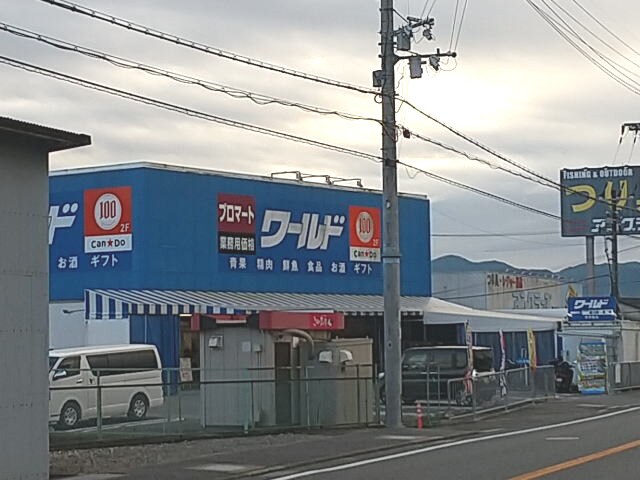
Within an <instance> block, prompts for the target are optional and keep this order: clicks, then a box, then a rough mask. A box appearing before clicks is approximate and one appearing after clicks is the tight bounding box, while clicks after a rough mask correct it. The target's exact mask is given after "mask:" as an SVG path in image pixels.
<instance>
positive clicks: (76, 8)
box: [41, 0, 380, 95]
mask: <svg viewBox="0 0 640 480" xmlns="http://www.w3.org/2000/svg"><path fill="white" fill-rule="evenodd" d="M41 1H42V2H45V3H48V4H51V5H53V6H55V7H60V8H64V9H66V10H69V11H71V12H73V13H80V14H82V15H86V16H88V17H91V18H94V19H96V20H101V21H104V22H107V23H110V24H112V25H116V26H118V27H122V28H126V29H127V30H131V31H133V32H137V33H141V34H143V35H147V36H150V37H154V38H158V39H160V40H164V41H167V42H171V43H174V44H176V45H180V46H182V47H187V48H191V49H193V50H198V51H200V52H204V53H208V54H210V55H215V56H217V57H221V58H225V59H227V60H232V61H234V62H240V63H244V64H246V65H251V66H253V67H258V68H262V69H266V70H271V71H273V72H277V73H281V74H284V75H289V76H291V77H296V78H301V79H304V80H309V81H312V82H316V83H322V84H325V85H330V86H333V87H339V88H343V89H346V90H352V91H356V92H360V93H368V94H373V95H380V92H379V91H377V90H375V89H372V88H367V87H362V86H359V85H354V84H350V83H346V82H342V81H339V80H333V79H331V78H327V77H321V76H319V75H312V74H309V73H305V72H302V71H299V70H294V69H292V68H288V67H283V66H280V65H275V64H273V63H269V62H264V61H262V60H258V59H255V58H252V57H248V56H246V55H240V54H238V53H234V52H230V51H228V50H223V49H221V48H218V47H212V46H209V45H205V44H203V43H199V42H195V41H193V40H189V39H186V38H183V37H179V36H177V35H173V34H170V33H165V32H162V31H160V30H156V29H153V28H150V27H147V26H145V25H141V24H138V23H134V22H131V21H129V20H125V19H123V18H118V17H115V16H113V15H109V14H106V13H103V12H99V11H97V10H93V9H91V8H87V7H84V6H82V5H79V4H77V3H73V2H69V1H66V0H41Z"/></svg>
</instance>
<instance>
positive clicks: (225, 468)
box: [189, 463, 258, 473]
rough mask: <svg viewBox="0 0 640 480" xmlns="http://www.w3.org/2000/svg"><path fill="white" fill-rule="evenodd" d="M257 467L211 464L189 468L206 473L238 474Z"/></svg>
mask: <svg viewBox="0 0 640 480" xmlns="http://www.w3.org/2000/svg"><path fill="white" fill-rule="evenodd" d="M256 468H258V467H256V466H255V465H236V464H234V463H210V464H208V465H199V466H197V467H189V470H202V471H205V472H225V473H236V472H244V471H245V470H253V469H256Z"/></svg>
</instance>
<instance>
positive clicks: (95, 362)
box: [87, 355, 109, 376]
mask: <svg viewBox="0 0 640 480" xmlns="http://www.w3.org/2000/svg"><path fill="white" fill-rule="evenodd" d="M87 362H88V363H89V367H90V368H91V373H93V374H94V375H96V376H97V375H98V371H99V372H100V375H101V376H102V375H108V372H107V371H106V370H107V368H109V364H108V363H107V356H106V355H87Z"/></svg>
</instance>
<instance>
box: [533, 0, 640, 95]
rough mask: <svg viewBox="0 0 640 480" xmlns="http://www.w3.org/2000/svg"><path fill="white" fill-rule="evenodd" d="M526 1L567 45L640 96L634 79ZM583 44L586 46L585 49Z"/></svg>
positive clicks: (639, 88)
mask: <svg viewBox="0 0 640 480" xmlns="http://www.w3.org/2000/svg"><path fill="white" fill-rule="evenodd" d="M525 1H526V2H527V3H528V4H529V6H531V8H532V9H533V10H534V11H535V12H536V13H537V14H538V15H540V17H542V19H543V20H545V21H546V22H547V23H548V24H549V25H550V26H551V27H552V28H553V29H554V30H555V31H556V32H557V33H558V34H559V35H560V36H561V37H562V38H564V39H565V40H566V41H567V43H569V45H571V46H572V47H573V48H575V49H576V50H577V51H578V52H579V53H580V54H581V55H582V56H583V57H585V58H586V59H587V60H588V61H589V62H591V63H592V64H593V65H595V66H596V67H597V68H598V69H600V70H601V71H602V72H603V73H605V74H606V75H607V76H609V77H610V78H611V79H613V80H614V81H615V82H617V83H618V84H620V85H622V86H623V87H624V88H626V89H627V90H629V91H630V92H632V93H634V94H636V95H640V85H638V84H637V83H636V82H635V81H633V79H630V78H629V77H628V76H627V75H626V74H624V73H623V72H620V71H619V68H618V67H617V66H616V65H612V62H611V60H609V59H608V58H606V57H605V56H604V55H602V54H601V53H600V52H598V51H597V50H595V49H594V48H593V47H592V46H591V45H589V44H588V43H586V42H585V41H584V40H583V39H582V38H580V37H579V36H577V37H576V36H575V35H573V34H575V32H573V34H570V33H571V32H570V33H567V32H566V31H565V29H563V27H562V25H561V24H560V23H559V22H558V21H557V20H555V19H554V18H553V17H552V16H551V15H550V14H549V13H548V12H546V11H545V10H544V9H542V8H541V7H540V6H539V5H537V4H536V3H535V2H533V1H532V0H525ZM572 35H573V38H572ZM581 44H582V45H584V47H583V46H582V45H581ZM585 47H586V49H585ZM589 51H591V52H593V54H595V56H596V57H598V58H600V59H601V60H602V61H604V63H605V64H607V65H609V68H607V66H606V65H603V64H602V63H601V62H600V61H598V59H597V58H594V56H593V54H592V53H590V52H589ZM625 77H626V78H625Z"/></svg>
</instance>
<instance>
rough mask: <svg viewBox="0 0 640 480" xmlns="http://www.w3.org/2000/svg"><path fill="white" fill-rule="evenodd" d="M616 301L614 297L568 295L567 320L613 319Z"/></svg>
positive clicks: (593, 320) (595, 320) (594, 320)
mask: <svg viewBox="0 0 640 480" xmlns="http://www.w3.org/2000/svg"><path fill="white" fill-rule="evenodd" d="M616 310H617V302H616V299H615V298H614V297H570V298H569V321H577V322H580V321H591V322H600V321H613V320H615V319H616Z"/></svg>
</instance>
